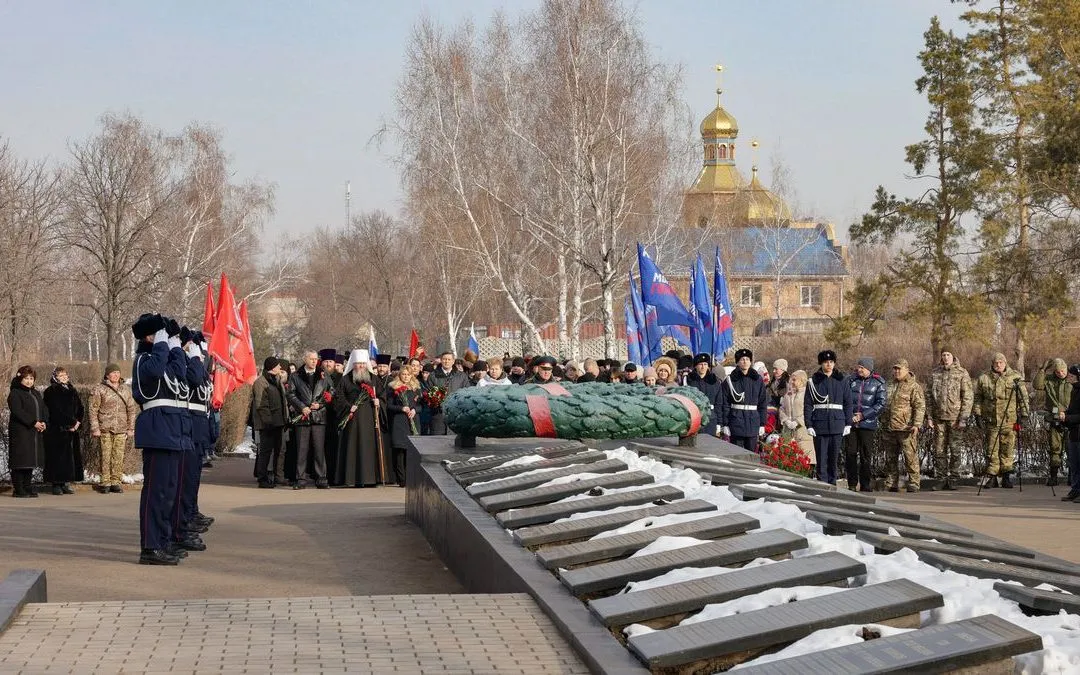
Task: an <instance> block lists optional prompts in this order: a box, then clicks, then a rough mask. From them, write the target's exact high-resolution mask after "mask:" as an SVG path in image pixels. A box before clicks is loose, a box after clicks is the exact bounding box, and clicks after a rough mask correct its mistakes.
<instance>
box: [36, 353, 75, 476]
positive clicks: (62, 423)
mask: <svg viewBox="0 0 1080 675" xmlns="http://www.w3.org/2000/svg"><path fill="white" fill-rule="evenodd" d="M49 381H50V382H51V384H50V385H49V388H48V389H46V390H45V396H44V397H43V398H44V400H45V407H46V408H47V409H48V412H49V427H48V429H47V430H46V431H45V482H46V483H52V493H53V494H54V495H64V494H66V495H70V494H73V493H74V490H72V489H71V486H70V485H68V483H81V482H82V481H83V478H84V476H83V463H82V452H80V450H79V427H81V426H82V420H83V403H82V399H81V398H79V392H77V391H75V387H74V386H72V384H71V380H70V378H69V377H68V374H67V371H66V370H64V369H63V368H62V367H57V368H56V370H54V371H53V374H52V379H51V380H49Z"/></svg>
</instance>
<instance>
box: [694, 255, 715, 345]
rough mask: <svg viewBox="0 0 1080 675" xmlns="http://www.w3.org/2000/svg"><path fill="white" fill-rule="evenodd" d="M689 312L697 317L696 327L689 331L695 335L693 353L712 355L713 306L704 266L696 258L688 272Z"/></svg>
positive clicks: (698, 258)
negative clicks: (695, 341) (695, 340)
mask: <svg viewBox="0 0 1080 675" xmlns="http://www.w3.org/2000/svg"><path fill="white" fill-rule="evenodd" d="M690 311H692V312H694V314H696V315H697V320H698V325H697V326H695V327H693V328H692V329H691V330H693V331H694V333H696V334H697V344H696V345H695V346H694V353H695V354H700V353H702V352H704V353H706V354H712V353H713V306H712V302H711V301H710V298H709V282H708V281H706V279H705V264H704V263H702V262H701V256H700V255H699V256H698V257H697V261H696V262H695V263H694V268H693V270H691V272H690Z"/></svg>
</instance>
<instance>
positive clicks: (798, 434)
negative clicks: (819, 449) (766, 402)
mask: <svg viewBox="0 0 1080 675" xmlns="http://www.w3.org/2000/svg"><path fill="white" fill-rule="evenodd" d="M785 377H786V373H785ZM807 378H808V376H807V374H806V371H805V370H796V371H795V372H794V373H792V374H791V376H790V377H787V383H786V385H785V387H784V394H783V395H782V396H781V397H780V427H781V437H782V438H784V439H785V440H786V439H791V440H793V441H795V443H797V444H798V446H799V450H801V451H802V454H803V456H805V457H806V459H807V464H808V465H810V466H814V465H815V464H816V463H817V455H816V453H815V452H814V439H813V438H811V436H810V432H809V431H807V430H806V417H805V404H806V401H805V398H806V380H807Z"/></svg>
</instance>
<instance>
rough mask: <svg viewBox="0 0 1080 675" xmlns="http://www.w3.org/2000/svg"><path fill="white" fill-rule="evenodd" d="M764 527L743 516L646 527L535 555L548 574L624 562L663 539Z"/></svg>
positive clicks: (722, 534) (717, 535)
mask: <svg viewBox="0 0 1080 675" xmlns="http://www.w3.org/2000/svg"><path fill="white" fill-rule="evenodd" d="M759 527H761V523H759V522H758V520H757V518H751V517H750V516H747V515H743V514H741V513H728V514H724V515H720V516H708V517H705V518H698V519H695V520H689V521H685V522H681V523H675V524H672V525H660V526H657V527H646V528H645V529H643V530H638V531H636V532H627V533H625V534H617V535H612V536H610V537H601V538H599V539H590V540H589V541H581V542H578V543H576V544H566V545H564V546H555V547H552V548H546V549H544V550H542V551H540V552H539V553H537V554H536V557H537V558H538V559H539V560H540V564H541V565H543V566H544V567H546V568H547V569H549V570H553V569H558V568H560V567H570V566H572V565H583V564H586V563H591V562H596V561H600V560H612V559H614V558H624V557H626V556H628V555H630V554H631V553H634V552H635V551H638V550H640V549H642V548H645V547H646V546H648V545H649V544H651V543H652V542H654V541H656V540H657V539H659V538H660V537H694V538H695V539H721V538H723V537H731V536H734V535H736V534H743V533H745V532H746V531H747V530H754V529H757V528H759Z"/></svg>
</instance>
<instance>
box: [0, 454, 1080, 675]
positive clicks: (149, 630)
mask: <svg viewBox="0 0 1080 675" xmlns="http://www.w3.org/2000/svg"><path fill="white" fill-rule="evenodd" d="M251 468H252V463H251V461H250V460H242V459H229V460H225V461H221V462H218V464H217V466H216V467H215V468H214V469H213V470H211V471H208V472H207V473H206V474H205V476H206V477H205V483H204V487H203V490H202V495H201V502H202V508H203V510H204V511H205V512H206V513H209V514H212V515H214V516H215V517H216V518H217V522H216V523H215V524H214V527H213V528H212V529H211V530H210V532H209V533H208V534H207V535H205V538H206V541H207V545H208V547H209V549H208V550H207V551H204V552H201V553H192V554H191V556H190V557H189V558H188V559H187V560H185V561H183V562H182V563H181V564H180V565H179V566H178V567H147V566H140V565H137V564H135V561H136V560H137V557H138V528H137V511H138V499H139V493H138V490H137V489H129V490H128V491H127V492H126V493H125V494H122V495H100V494H97V493H96V492H93V491H91V490H88V489H80V490H79V491H77V493H76V494H75V495H71V496H63V497H57V496H53V495H49V494H44V495H42V496H41V497H40V498H39V499H36V500H14V499H10V498H7V499H4V498H0V523H2V527H0V576H4V575H6V574H7V573H8V572H10V571H11V570H14V569H20V568H34V569H45V570H46V571H47V574H48V597H49V600H50V602H49V603H48V604H41V605H28V606H27V607H26V609H24V611H23V612H22V613H21V614H20V615H19V617H18V618H17V619H16V621H15V623H14V624H13V625H12V626H11V628H10V629H9V630H8V631H7V632H5V633H4V634H3V635H0V672H3V673H121V672H122V673H154V672H187V673H196V672H197V673H217V672H220V673H242V672H250V673H292V672H297V673H314V672H319V673H332V672H359V673H390V672H406V673H443V672H459V673H584V672H587V670H586V669H585V667H584V665H583V664H582V663H581V662H580V660H579V659H578V658H577V657H576V656H575V654H574V653H573V651H572V649H571V648H570V647H569V645H568V644H567V643H566V641H565V640H564V639H563V638H562V637H561V636H560V635H559V634H558V632H557V631H556V630H555V628H554V626H553V625H552V624H551V622H550V621H549V619H548V618H547V617H546V616H545V615H544V614H543V612H542V611H541V610H540V609H539V607H538V606H537V605H536V604H535V603H534V602H533V601H532V599H530V598H529V597H528V596H525V595H468V594H464V589H463V588H462V587H461V585H460V584H459V583H458V582H457V580H456V579H455V578H454V577H453V575H451V574H450V572H449V571H447V570H446V569H445V568H444V567H443V565H442V563H441V562H440V561H439V560H438V558H437V557H436V556H435V555H434V554H433V552H432V551H431V549H430V547H429V546H428V544H427V542H426V541H425V540H424V538H423V536H422V535H421V534H420V532H419V530H418V529H417V528H415V527H414V526H413V525H411V524H409V523H408V522H406V520H405V515H404V514H405V491H404V490H401V489H398V488H372V489H331V490H315V489H312V488H309V489H307V490H303V491H294V490H289V489H275V490H259V489H257V488H255V487H254V483H253V481H252V479H251ZM1062 493H1063V491H1062V490H1060V489H1059V490H1058V494H1059V495H1060V494H1062ZM879 496H882V497H885V496H886V495H884V494H883V495H879ZM888 498H889V499H890V500H891V501H894V502H896V503H898V504H901V505H903V506H904V507H906V508H910V509H912V510H915V511H918V512H921V513H925V514H930V515H933V516H936V517H938V518H941V519H942V520H945V521H949V522H953V523H956V524H958V525H963V526H965V527H969V528H971V529H974V530H977V531H980V532H984V533H986V534H989V535H992V536H995V537H999V538H1001V539H1005V540H1007V541H1010V542H1014V543H1017V544H1021V545H1024V546H1028V547H1031V548H1033V549H1036V550H1038V551H1041V552H1043V553H1047V554H1049V555H1054V556H1058V557H1061V558H1064V559H1067V560H1071V561H1075V562H1080V552H1078V551H1076V550H1075V548H1074V547H1073V546H1072V542H1074V541H1076V540H1077V539H1078V538H1080V505H1073V504H1063V503H1062V502H1060V501H1059V500H1058V498H1057V497H1055V496H1053V495H1052V494H1051V492H1050V489H1049V488H1047V487H1045V486H1041V485H1034V484H1028V485H1026V486H1025V487H1024V490H1023V492H1021V491H1020V490H1019V489H1014V490H1001V489H997V490H988V491H984V492H983V493H982V495H977V494H976V489H975V488H970V487H965V488H962V489H961V490H960V491H958V492H953V493H943V492H923V493H921V494H918V495H908V494H903V493H901V494H898V495H888Z"/></svg>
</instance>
